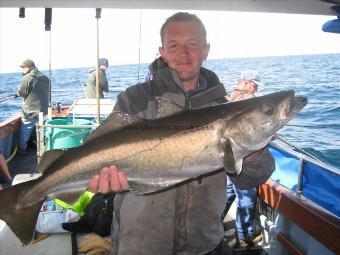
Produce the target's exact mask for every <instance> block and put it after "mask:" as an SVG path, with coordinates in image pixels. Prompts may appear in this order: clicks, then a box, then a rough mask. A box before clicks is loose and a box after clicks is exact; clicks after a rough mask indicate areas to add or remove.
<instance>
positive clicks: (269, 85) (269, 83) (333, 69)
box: [0, 54, 340, 168]
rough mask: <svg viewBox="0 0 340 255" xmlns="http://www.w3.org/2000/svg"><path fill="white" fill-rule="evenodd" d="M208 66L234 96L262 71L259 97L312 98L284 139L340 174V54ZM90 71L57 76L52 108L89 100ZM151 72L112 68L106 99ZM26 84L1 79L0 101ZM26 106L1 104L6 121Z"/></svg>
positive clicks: (11, 76) (16, 76)
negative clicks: (241, 81) (249, 75)
mask: <svg viewBox="0 0 340 255" xmlns="http://www.w3.org/2000/svg"><path fill="white" fill-rule="evenodd" d="M204 66H205V67H206V68H209V69H210V70H213V71H214V72H216V73H217V75H218V76H219V78H220V80H221V82H222V83H223V84H224V86H225V88H226V90H227V92H228V93H230V92H231V91H232V89H233V88H234V87H235V85H236V83H237V80H238V78H239V75H240V72H241V71H242V70H246V69H256V70H258V71H260V72H261V73H262V77H263V83H264V85H263V86H262V87H260V88H259V91H258V93H257V95H265V94H267V93H271V92H274V91H280V90H288V89H293V90H295V93H296V94H297V95H302V96H306V97H307V98H308V104H307V106H306V107H305V108H304V109H303V110H302V111H301V112H300V113H299V114H298V115H297V116H296V117H295V118H294V119H293V120H292V121H291V122H289V124H288V125H286V126H285V127H284V128H282V129H281V130H280V131H279V134H280V135H282V136H284V137H285V138H286V139H287V140H288V141H290V142H292V143H294V144H295V145H297V146H298V147H300V148H302V149H304V150H306V151H308V152H309V153H311V154H313V155H315V156H316V157H318V158H320V159H321V160H322V161H324V162H326V163H328V164H330V165H333V166H335V167H337V168H340V117H339V116H340V54H323V55H304V56H282V57H259V58H242V59H240V58H238V59H218V60H207V61H205V62H204ZM90 69H91V68H90V67H89V68H72V69H59V70H52V73H51V81H52V90H54V91H53V92H52V104H53V105H56V103H57V102H61V103H62V105H70V104H72V102H73V100H75V99H80V98H84V96H85V94H84V91H83V89H82V86H83V84H84V83H85V82H86V79H87V76H88V72H89V70H90ZM147 70H148V64H141V65H115V66H110V67H109V68H108V69H107V72H106V73H107V78H108V82H109V85H110V87H111V90H114V91H111V92H110V93H108V94H106V95H105V97H106V98H112V99H114V100H115V99H116V97H117V95H118V93H119V91H123V90H124V89H126V88H127V87H129V86H131V85H133V84H136V83H137V82H138V81H143V80H144V77H145V75H146V74H147ZM43 72H44V73H45V74H46V75H47V76H48V75H49V72H48V71H46V70H43ZM21 78H22V74H21V73H5V74H0V98H3V97H5V96H7V95H9V94H13V93H15V91H16V89H17V88H18V87H19V86H20V81H21ZM21 104H22V99H21V98H17V99H10V100H6V101H4V102H2V103H0V109H1V113H0V120H4V119H6V118H8V117H10V116H12V115H13V114H15V113H17V112H18V111H20V106H21Z"/></svg>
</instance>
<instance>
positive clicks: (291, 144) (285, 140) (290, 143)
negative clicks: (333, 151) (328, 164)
mask: <svg viewBox="0 0 340 255" xmlns="http://www.w3.org/2000/svg"><path fill="white" fill-rule="evenodd" d="M275 138H276V139H279V140H280V141H282V142H284V143H285V144H288V145H289V146H291V147H293V148H295V149H297V150H299V151H301V152H303V153H304V154H305V155H307V156H309V157H311V158H313V159H315V160H317V161H321V160H320V159H318V158H317V157H315V156H314V155H312V154H310V153H308V152H307V151H305V150H303V149H301V148H300V147H298V146H297V145H295V144H293V143H292V142H290V141H288V140H287V139H285V138H284V137H283V136H281V135H278V134H276V135H275Z"/></svg>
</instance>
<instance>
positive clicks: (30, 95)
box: [16, 59, 49, 154]
mask: <svg viewBox="0 0 340 255" xmlns="http://www.w3.org/2000/svg"><path fill="white" fill-rule="evenodd" d="M20 67H21V68H22V70H23V78H22V81H21V86H20V88H19V90H18V91H17V93H16V95H17V96H20V97H22V98H23V99H24V103H23V105H22V107H21V108H22V116H21V126H20V140H19V153H22V154H24V153H26V149H27V142H28V140H29V139H30V136H31V133H32V131H33V130H34V128H35V124H36V123H37V122H38V118H39V112H43V113H44V115H46V114H47V109H48V95H49V79H48V78H47V77H46V75H44V74H43V73H42V72H40V71H39V70H38V68H37V67H36V66H35V63H34V62H33V61H32V60H31V59H26V60H25V61H24V62H22V64H21V65H20Z"/></svg>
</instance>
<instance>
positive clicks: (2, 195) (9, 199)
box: [0, 180, 44, 245]
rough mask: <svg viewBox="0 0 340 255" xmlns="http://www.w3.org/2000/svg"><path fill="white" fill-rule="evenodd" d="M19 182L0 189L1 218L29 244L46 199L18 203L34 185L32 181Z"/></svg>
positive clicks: (22, 240) (23, 241) (21, 239)
mask: <svg viewBox="0 0 340 255" xmlns="http://www.w3.org/2000/svg"><path fill="white" fill-rule="evenodd" d="M36 181H37V180H33V181H29V182H24V183H19V184H17V185H14V186H12V187H10V188H8V189H4V190H1V191H0V219H1V220H3V221H5V222H6V224H7V225H8V226H9V227H10V229H11V230H12V231H13V233H14V234H15V235H16V236H17V237H18V238H19V239H20V241H21V242H22V243H23V244H25V245H27V244H29V243H30V242H31V241H32V239H33V235H34V231H35V225H36V222H37V218H38V214H39V211H40V208H41V206H42V203H43V202H44V199H42V200H40V201H26V202H27V205H28V206H21V205H19V204H18V199H19V198H20V197H21V196H22V195H23V194H24V193H25V192H27V190H29V189H30V188H31V187H32V182H36Z"/></svg>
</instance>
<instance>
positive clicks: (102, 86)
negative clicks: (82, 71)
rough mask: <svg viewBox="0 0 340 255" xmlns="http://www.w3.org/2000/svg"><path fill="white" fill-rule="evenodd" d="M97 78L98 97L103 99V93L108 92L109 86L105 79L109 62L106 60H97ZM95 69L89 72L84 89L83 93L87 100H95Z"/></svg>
mask: <svg viewBox="0 0 340 255" xmlns="http://www.w3.org/2000/svg"><path fill="white" fill-rule="evenodd" d="M98 66H99V69H98V77H99V97H100V98H104V93H103V91H105V92H109V85H108V82H107V79H106V69H107V68H108V67H109V61H108V60H107V59H106V58H100V59H99V60H98ZM96 75H97V74H96V68H94V69H92V70H91V71H90V74H89V77H88V79H87V82H86V84H85V85H84V87H85V93H86V97H87V98H96V97H97V92H96V91H97V89H96V87H97V85H96V81H97V76H96Z"/></svg>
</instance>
